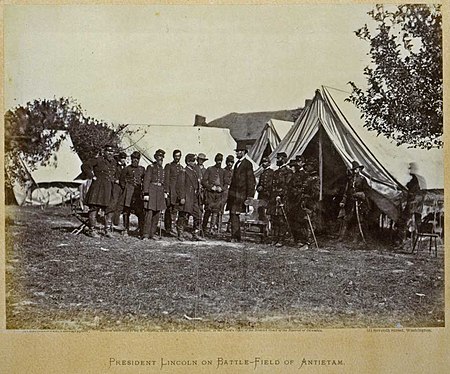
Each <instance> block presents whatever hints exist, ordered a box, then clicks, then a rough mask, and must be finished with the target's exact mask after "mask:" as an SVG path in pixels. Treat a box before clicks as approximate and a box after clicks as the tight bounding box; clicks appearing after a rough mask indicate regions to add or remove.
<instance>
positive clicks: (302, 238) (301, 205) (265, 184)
mask: <svg viewBox="0 0 450 374" xmlns="http://www.w3.org/2000/svg"><path fill="white" fill-rule="evenodd" d="M287 159H288V157H287V154H286V153H285V152H280V153H277V166H278V169H276V170H273V169H271V168H270V161H269V159H268V158H263V160H262V167H263V168H264V171H263V172H262V174H261V176H260V179H259V183H258V186H257V187H256V189H257V191H258V193H259V195H258V198H259V199H261V200H264V201H266V203H267V209H266V210H263V211H261V213H260V218H261V219H264V215H266V214H267V216H268V217H269V220H270V223H271V229H272V242H273V244H275V245H277V246H282V245H283V244H284V243H285V242H286V241H287V240H288V239H289V238H292V239H293V241H294V243H295V244H298V245H301V246H303V245H306V244H309V243H311V242H312V239H313V235H314V228H313V222H314V221H315V220H314V215H315V213H316V207H317V201H318V199H319V184H318V181H319V179H318V176H317V173H316V171H315V165H314V163H313V162H312V161H310V162H307V161H306V160H305V159H304V158H303V157H302V156H297V157H296V158H294V159H292V160H291V161H289V163H288V162H287Z"/></svg>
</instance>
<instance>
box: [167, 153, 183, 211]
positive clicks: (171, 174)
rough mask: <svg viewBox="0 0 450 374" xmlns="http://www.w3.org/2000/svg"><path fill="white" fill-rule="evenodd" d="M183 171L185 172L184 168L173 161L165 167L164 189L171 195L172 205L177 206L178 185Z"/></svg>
mask: <svg viewBox="0 0 450 374" xmlns="http://www.w3.org/2000/svg"><path fill="white" fill-rule="evenodd" d="M181 170H183V166H181V165H180V164H179V163H175V162H173V161H172V162H171V163H170V164H166V166H165V167H164V179H165V181H164V187H165V191H166V192H167V193H168V194H169V202H170V205H175V204H176V202H177V193H176V184H177V179H178V174H179V173H180V172H181Z"/></svg>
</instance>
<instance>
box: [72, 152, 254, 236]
mask: <svg viewBox="0 0 450 374" xmlns="http://www.w3.org/2000/svg"><path fill="white" fill-rule="evenodd" d="M238 148H239V147H238ZM245 153H246V151H244V150H242V149H236V157H237V163H236V165H235V167H234V169H233V165H234V156H232V155H229V156H228V157H227V158H226V160H225V163H226V165H225V167H224V168H222V162H223V155H222V154H220V153H218V154H217V155H216V156H215V158H214V161H215V164H214V165H213V166H211V167H209V168H206V167H205V166H204V162H205V161H206V160H207V157H206V155H205V154H203V153H199V154H198V155H194V154H192V153H188V154H186V156H185V164H186V166H185V167H183V166H182V165H181V164H180V161H181V157H182V154H181V151H180V150H174V151H173V160H172V162H170V163H168V164H166V165H165V167H163V161H164V156H165V151H163V150H161V149H158V150H157V151H156V152H155V154H154V160H155V161H154V162H153V163H151V164H150V165H149V166H148V167H147V168H146V169H145V168H144V167H143V166H140V165H139V160H140V157H141V155H140V153H139V152H133V153H132V154H131V156H130V157H131V164H130V165H128V166H125V161H126V157H127V155H126V154H125V153H123V152H121V153H119V154H118V155H116V156H114V149H113V147H112V146H109V145H108V146H106V147H105V148H104V150H103V152H102V155H100V156H98V157H95V158H92V159H90V160H88V161H87V162H85V163H83V165H82V167H81V168H82V171H83V172H84V174H85V175H86V176H87V178H88V179H90V180H91V181H92V182H91V185H90V187H89V190H88V192H87V194H86V198H85V204H86V205H87V206H88V207H89V213H88V216H89V223H88V235H90V236H92V237H99V236H100V235H99V232H98V231H97V228H98V223H97V217H98V213H99V211H103V212H104V218H105V219H104V225H103V230H102V231H103V233H104V235H105V236H106V237H111V236H112V231H113V229H114V228H115V227H116V228H117V229H120V230H123V233H124V235H128V233H129V228H130V215H131V214H132V213H134V214H135V215H136V216H137V218H138V235H139V237H140V238H142V239H143V240H151V239H155V240H156V239H158V238H159V236H157V235H155V234H156V230H157V226H158V222H159V220H160V215H161V213H162V212H164V229H165V232H166V233H167V234H168V235H174V236H177V238H178V239H179V240H184V237H185V236H184V234H185V228H186V225H187V224H188V221H189V218H190V217H191V216H192V218H193V231H192V238H193V239H194V240H203V239H202V236H201V235H199V233H200V230H203V233H204V234H206V233H208V234H211V235H214V234H216V233H217V232H218V231H219V229H220V222H221V218H222V213H223V210H224V208H225V205H226V204H227V201H228V206H229V207H228V210H230V216H231V217H232V218H231V232H232V237H233V238H234V239H236V240H240V231H239V216H238V215H239V213H240V212H243V211H244V210H243V209H244V201H245V200H246V199H247V197H250V196H253V194H254V186H255V177H254V175H253V169H252V165H251V163H250V161H248V160H243V157H244V156H245ZM233 171H235V173H233ZM250 173H251V175H250ZM233 174H234V176H233ZM240 175H241V177H240ZM249 176H250V179H248V177H249ZM233 178H234V179H233ZM243 181H244V182H243ZM233 184H234V187H231V186H232V185H233ZM244 195H245V196H244ZM121 214H122V217H123V227H121V226H120V222H119V221H120V215H121ZM236 216H237V223H236ZM208 224H209V231H208V232H207V229H208ZM236 225H237V227H236ZM175 227H176V230H175Z"/></svg>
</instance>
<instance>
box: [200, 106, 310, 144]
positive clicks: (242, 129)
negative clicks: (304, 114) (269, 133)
mask: <svg viewBox="0 0 450 374" xmlns="http://www.w3.org/2000/svg"><path fill="white" fill-rule="evenodd" d="M301 111H302V108H298V109H292V110H279V111H271V112H253V113H230V114H227V115H226V116H223V117H220V118H217V119H215V120H213V121H211V122H209V123H207V124H206V125H204V126H205V127H218V128H228V129H230V132H231V136H232V137H233V138H234V139H235V140H256V139H258V137H259V136H260V134H261V131H262V130H263V129H264V126H265V125H266V123H267V122H268V121H269V120H270V119H276V120H281V121H295V120H296V119H297V118H298V116H299V115H300V113H301Z"/></svg>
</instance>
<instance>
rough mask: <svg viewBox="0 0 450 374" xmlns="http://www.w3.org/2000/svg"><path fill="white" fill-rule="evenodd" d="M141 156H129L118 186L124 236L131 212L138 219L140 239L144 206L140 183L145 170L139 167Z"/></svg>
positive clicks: (135, 152) (134, 153)
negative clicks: (119, 188) (121, 191)
mask: <svg viewBox="0 0 450 374" xmlns="http://www.w3.org/2000/svg"><path fill="white" fill-rule="evenodd" d="M140 158H141V154H140V153H139V152H137V151H134V152H133V153H132V154H131V165H128V166H126V167H125V168H124V169H123V170H122V173H121V175H120V185H121V186H122V188H123V194H122V206H123V208H122V209H123V224H124V226H125V231H124V235H125V236H127V235H128V234H129V230H130V215H131V213H132V212H134V214H136V216H137V217H138V227H139V236H140V237H142V234H143V232H142V228H143V225H144V204H143V200H142V182H143V180H144V174H145V168H144V167H143V166H140V165H139V160H140Z"/></svg>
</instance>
